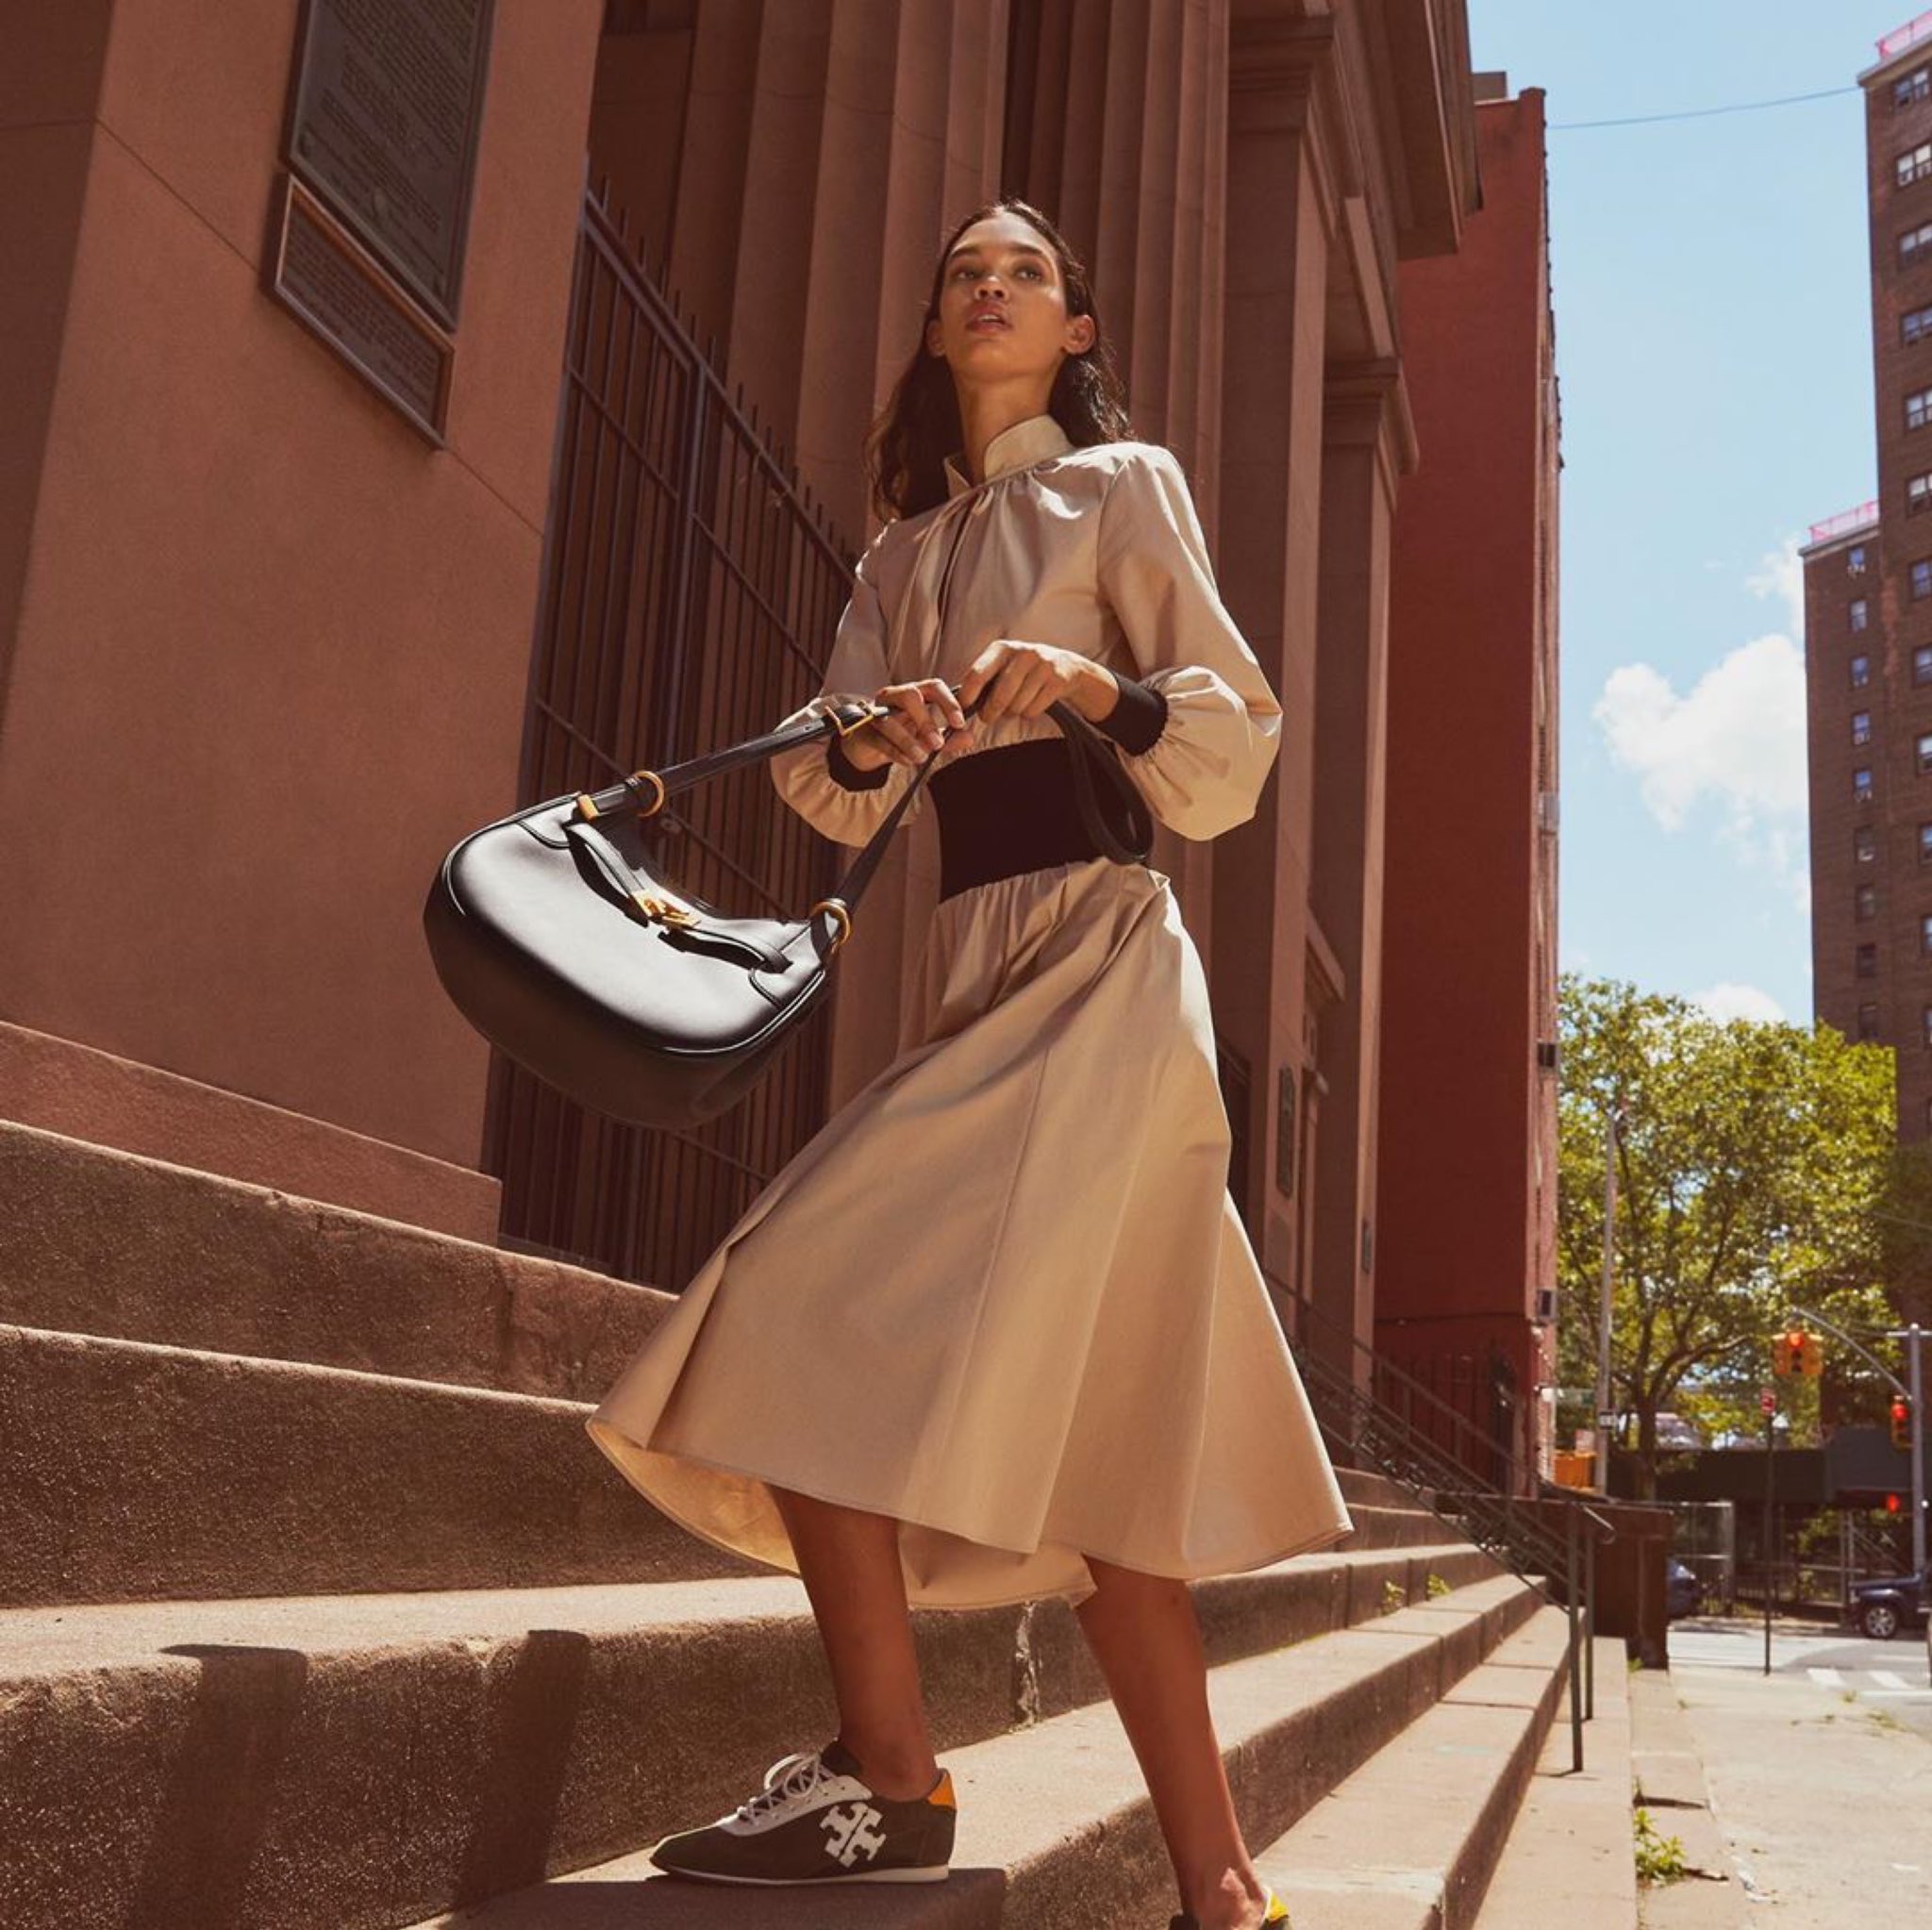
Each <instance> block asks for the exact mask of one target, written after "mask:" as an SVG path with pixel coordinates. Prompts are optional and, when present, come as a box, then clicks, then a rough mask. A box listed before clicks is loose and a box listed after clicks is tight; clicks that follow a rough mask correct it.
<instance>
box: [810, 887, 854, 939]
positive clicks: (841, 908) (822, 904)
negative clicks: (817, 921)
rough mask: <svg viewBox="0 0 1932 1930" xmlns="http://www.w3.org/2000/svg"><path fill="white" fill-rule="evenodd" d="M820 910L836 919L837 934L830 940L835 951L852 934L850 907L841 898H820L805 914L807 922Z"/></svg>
mask: <svg viewBox="0 0 1932 1930" xmlns="http://www.w3.org/2000/svg"><path fill="white" fill-rule="evenodd" d="M822 911H824V912H828V913H829V914H830V915H831V916H832V917H833V918H834V919H836V920H837V921H838V924H839V931H838V936H837V937H836V938H834V939H833V940H832V950H833V951H834V952H836V951H837V950H838V949H839V947H840V946H841V945H842V944H843V943H844V942H845V940H847V939H849V938H850V937H851V936H852V910H851V907H849V906H848V905H847V904H846V903H845V901H844V899H842V898H821V899H820V900H819V902H818V903H817V904H816V905H814V906H813V907H812V908H811V909H810V910H809V911H808V912H807V913H806V914H805V915H806V919H807V921H808V922H809V921H810V920H812V919H814V918H816V917H817V916H818V915H819V913H820V912H822Z"/></svg>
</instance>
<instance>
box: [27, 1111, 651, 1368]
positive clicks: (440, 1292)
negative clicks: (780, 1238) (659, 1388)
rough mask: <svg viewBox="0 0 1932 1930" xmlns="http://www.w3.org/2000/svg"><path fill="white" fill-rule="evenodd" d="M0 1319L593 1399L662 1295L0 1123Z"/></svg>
mask: <svg viewBox="0 0 1932 1930" xmlns="http://www.w3.org/2000/svg"><path fill="white" fill-rule="evenodd" d="M0 1198H4V1199H5V1200H6V1201H7V1203H8V1211H7V1213H5V1214H4V1215H0V1322H4V1323H8V1324H10V1325H14V1326H23V1327H35V1328H40V1329H42V1330H44V1331H47V1332H52V1333H75V1334H94V1335H99V1336H102V1337H104V1338H108V1339H122V1340H146V1341H151V1342H155V1343H157V1344H160V1345H165V1346H172V1347H186V1348H192V1349H197V1350H200V1351H203V1352H206V1353H211V1354H240V1355H245V1356H251V1357H253V1358H257V1359H264V1360H291V1361H306V1362H308V1363H309V1364H311V1365H315V1366H328V1367H346V1368H354V1369H356V1370H358V1371H359V1372H361V1373H390V1374H397V1375H401V1376H403V1377H404V1378H407V1379H411V1380H434V1381H448V1382H451V1383H453V1384H455V1385H457V1386H460V1387H478V1388H494V1389H498V1390H499V1391H502V1392H507V1393H522V1394H538V1395H542V1396H546V1397H548V1398H551V1399H557V1400H576V1401H591V1402H595V1401H597V1400H599V1399H601V1398H602V1397H603V1393H604V1390H605V1389H606V1388H608V1386H609V1385H610V1383H611V1382H612V1381H614V1380H615V1379H616V1378H617V1376H618V1375H619V1374H620V1373H622V1372H623V1371H624V1368H625V1363H626V1362H627V1361H628V1360H629V1359H630V1356H632V1354H633V1353H635V1352H636V1350H637V1349H638V1348H639V1347H640V1346H641V1345H642V1344H643V1341H644V1339H646V1337H647V1336H648V1335H649V1334H650V1333H651V1332H652V1330H653V1329H654V1328H655V1327H656V1325H657V1323H658V1321H659V1320H660V1319H661V1318H662V1317H663V1313H664V1310H665V1309H666V1308H667V1307H668V1306H671V1305H672V1304H673V1303H672V1301H671V1299H670V1297H669V1296H667V1295H665V1294H662V1293H657V1292H653V1291H650V1290H648V1289H644V1288H641V1287H634V1286H631V1285H628V1284H627V1283H625V1282H624V1281H620V1280H610V1279H607V1278H605V1277H604V1276H603V1275H602V1274H600V1273H591V1272H588V1271H586V1270H585V1269H583V1268H581V1267H571V1266H564V1265H562V1264H560V1263H558V1262H557V1261H554V1260H544V1259H537V1258H533V1257H531V1256H526V1255H523V1254H513V1253H507V1252H505V1251H503V1250H502V1249H501V1248H498V1247H493V1246H482V1245H478V1244H476V1243H475V1241H472V1240H457V1239H454V1238H452V1237H451V1236H449V1235H447V1234H439V1233H429V1232H425V1231H424V1230H423V1229H422V1228H420V1227H415V1226H406V1225H404V1224H403V1223H401V1222H400V1221H395V1220H384V1219H379V1218H377V1217H376V1216H375V1215H374V1214H369V1213H356V1212H351V1211H349V1210H348V1209H347V1208H346V1207H342V1206H323V1205H319V1204H318V1203H317V1202H315V1201H313V1200H304V1199H297V1198H293V1197H291V1195H289V1194H287V1193H281V1192H276V1191H274V1190H271V1189H270V1188H267V1187H260V1186H249V1185H246V1184H244V1183H242V1182H241V1181H239V1180H231V1179H224V1178H220V1177H218V1176H217V1175H215V1174H213V1173H201V1172H197V1171H195V1170H194V1169H193V1168H192V1167H186V1166H171V1165H169V1164H168V1163H167V1162H166V1161H165V1160H160V1159H147V1158H142V1157H140V1156H136V1155H134V1154H130V1153H120V1152H115V1151H112V1150H110V1149H109V1148H107V1147H103V1146H94V1145H91V1144H89V1143H88V1142H87V1141H86V1140H73V1139H67V1138H64V1137H63V1136H62V1135H60V1134H58V1133H47V1132H40V1131H37V1130H35V1129H34V1128H33V1127H31V1126H22V1125H15V1124H12V1123H8V1122H5V1121H0Z"/></svg>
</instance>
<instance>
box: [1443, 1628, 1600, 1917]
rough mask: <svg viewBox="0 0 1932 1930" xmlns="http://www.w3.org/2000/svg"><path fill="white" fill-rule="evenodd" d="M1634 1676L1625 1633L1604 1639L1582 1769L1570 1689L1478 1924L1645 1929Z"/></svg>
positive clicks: (1597, 1664)
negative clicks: (1634, 1796)
mask: <svg viewBox="0 0 1932 1930" xmlns="http://www.w3.org/2000/svg"><path fill="white" fill-rule="evenodd" d="M1628 1680H1629V1677H1628V1671H1627V1665H1626V1663H1625V1661H1624V1643H1623V1641H1622V1639H1620V1638H1612V1637H1609V1636H1599V1637H1598V1638H1597V1641H1596V1703H1595V1709H1596V1712H1595V1714H1594V1715H1593V1716H1592V1718H1591V1721H1590V1722H1588V1723H1587V1724H1586V1725H1585V1728H1584V1755H1583V1769H1582V1772H1580V1773H1578V1772H1576V1771H1574V1769H1573V1768H1572V1761H1573V1757H1572V1753H1571V1743H1570V1697H1569V1692H1568V1690H1567V1689H1566V1690H1565V1692H1564V1694H1563V1696H1562V1698H1561V1699H1560V1701H1559V1702H1558V1703H1557V1715H1556V1720H1555V1721H1554V1722H1552V1723H1551V1725H1550V1733H1549V1736H1548V1738H1547V1739H1545V1740H1544V1743H1543V1749H1542V1755H1541V1758H1540V1759H1539V1760H1538V1763H1537V1766H1536V1774H1535V1775H1534V1776H1533V1777H1532V1778H1531V1780H1530V1785H1529V1789H1528V1791H1527V1793H1526V1794H1525V1795H1524V1799H1523V1806H1522V1807H1521V1808H1520V1809H1519V1810H1518V1811H1517V1812H1516V1821H1515V1822H1514V1824H1513V1825H1512V1826H1511V1828H1510V1831H1509V1836H1508V1838H1507V1841H1506V1842H1505V1843H1504V1845H1503V1855H1502V1858H1501V1860H1500V1861H1499V1862H1498V1863H1497V1865H1496V1873H1495V1875H1494V1876H1492V1877H1491V1879H1490V1887H1489V1889H1488V1891H1487V1892H1486V1893H1485V1895H1484V1897H1483V1904H1482V1908H1481V1909H1480V1910H1479V1911H1477V1913H1476V1920H1475V1922H1476V1930H1547V1926H1548V1925H1549V1924H1551V1923H1553V1922H1558V1923H1561V1924H1562V1925H1563V1926H1564V1930H1637V1921H1638V1909H1637V1858H1636V1855H1635V1852H1634V1847H1633V1844H1634V1838H1633V1837H1632V1834H1631V1805H1630V1789H1631V1756H1630V1701H1629V1695H1628Z"/></svg>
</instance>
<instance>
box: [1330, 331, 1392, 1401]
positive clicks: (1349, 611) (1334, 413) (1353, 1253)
mask: <svg viewBox="0 0 1932 1930" xmlns="http://www.w3.org/2000/svg"><path fill="white" fill-rule="evenodd" d="M1412 460H1413V458H1412V443H1411V441H1410V437H1409V433H1408V429H1407V408H1406V405H1405V403H1404V399H1403V392H1402V387H1401V374H1400V370H1399V368H1398V367H1397V365H1396V364H1394V363H1393V362H1390V361H1377V362H1373V363H1369V364H1366V365H1362V366H1359V367H1357V368H1355V369H1353V370H1350V371H1347V372H1345V373H1335V374H1331V375H1330V378H1329V382H1328V388H1327V413H1326V418H1325V421H1324V433H1323V452H1322V531H1323V534H1322V559H1321V573H1320V590H1319V593H1320V598H1321V614H1320V625H1319V646H1318V647H1319V658H1318V663H1317V670H1316V679H1315V815H1314V876H1313V884H1312V890H1311V893H1310V904H1311V908H1312V910H1313V913H1314V916H1315V918H1316V919H1317V920H1318V921H1319V922H1320V925H1321V929H1322V932H1323V934H1324V937H1325V938H1326V940H1327V941H1328V943H1329V945H1330V946H1331V947H1332V948H1333V952H1334V957H1335V960H1336V962H1337V964H1338V965H1339V967H1340V970H1341V979H1342V990H1341V999H1340V1000H1339V1001H1338V1002H1337V1003H1336V1004H1335V1005H1334V1006H1332V1007H1329V1008H1328V1010H1327V1011H1325V1012H1324V1015H1323V1019H1322V1061H1323V1062H1322V1073H1323V1076H1324V1079H1325V1080H1326V1090H1325V1092H1324V1095H1323V1102H1322V1137H1321V1147H1320V1153H1319V1157H1318V1162H1317V1191H1316V1206H1315V1242H1314V1244H1315V1277H1314V1279H1313V1281H1312V1282H1311V1283H1310V1285H1311V1288H1312V1291H1313V1304H1314V1306H1315V1309H1316V1311H1317V1313H1318V1314H1319V1315H1321V1316H1323V1317H1324V1322H1325V1324H1324V1322H1318V1323H1317V1325H1316V1329H1315V1332H1314V1334H1313V1335H1312V1336H1311V1339H1312V1340H1313V1342H1314V1344H1315V1345H1316V1346H1317V1348H1318V1349H1321V1350H1324V1351H1329V1352H1331V1356H1332V1357H1333V1358H1334V1359H1335V1360H1336V1361H1337V1363H1338V1364H1340V1365H1349V1364H1351V1363H1350V1362H1349V1360H1348V1359H1347V1358H1346V1357H1345V1356H1348V1355H1349V1353H1350V1351H1351V1350H1349V1349H1348V1348H1347V1345H1346V1342H1345V1341H1344V1340H1342V1339H1341V1338H1340V1337H1339V1334H1349V1335H1353V1336H1354V1337H1355V1338H1356V1339H1359V1340H1362V1341H1364V1342H1370V1341H1372V1340H1373V1339H1374V1286H1373V1276H1374V1227H1375V1133H1376V1120H1377V1107H1378V1100H1379V1066H1378V1057H1379V1054H1378V1046H1379V1041H1380V1036H1381V981H1382V854H1383V825H1384V805H1385V795H1386V789H1387V779H1386V769H1387V766H1386V745H1387V736H1388V704H1389V570H1390V534H1391V519H1392V517H1393V513H1394V505H1395V491H1396V479H1397V474H1398V470H1399V468H1405V467H1408V466H1412ZM1335 1330H1339V1334H1338V1333H1337V1332H1336V1331H1335Z"/></svg>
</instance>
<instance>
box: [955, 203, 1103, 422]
mask: <svg viewBox="0 0 1932 1930" xmlns="http://www.w3.org/2000/svg"><path fill="white" fill-rule="evenodd" d="M1094 332H1095V324H1094V321H1093V318H1092V316H1091V315H1069V314H1068V313H1067V291H1066V285H1065V282H1064V281H1063V280H1062V278H1061V275H1060V264H1059V259H1058V257H1057V256H1056V255H1055V254H1054V252H1053V249H1052V247H1051V245H1050V244H1049V243H1048V241H1047V239H1046V237H1045V236H1044V235H1042V234H1041V232H1040V231H1039V229H1037V228H1036V227H1034V226H1033V225H1032V224H1031V223H1030V222H1028V221H1025V220H1024V219H1023V218H1022V217H1021V216H1019V215H1017V214H1010V213H1001V214H994V215H989V216H988V217H987V218H986V220H984V221H976V222H974V224H973V225H972V226H971V227H970V228H968V229H967V230H966V232H965V233H964V234H962V235H961V236H960V237H959V239H958V241H955V242H954V244H953V248H952V252H951V253H950V254H949V255H948V256H947V257H946V259H945V262H944V264H943V265H942V267H941V272H940V302H939V314H938V315H937V316H936V317H935V319H934V320H932V321H931V322H928V323H927V324H926V328H925V345H926V349H927V351H928V353H930V354H932V355H936V356H943V357H944V358H946V360H947V362H948V363H949V364H951V366H952V370H953V374H954V377H955V379H956V380H958V381H959V382H962V383H979V382H987V383H1008V382H1012V381H1014V380H1026V379H1027V378H1032V379H1033V380H1034V381H1036V382H1038V383H1039V384H1041V395H1042V397H1044V395H1045V393H1046V392H1047V391H1050V390H1051V389H1052V387H1053V379H1054V377H1055V376H1056V375H1057V374H1058V373H1059V366H1060V363H1061V361H1062V360H1063V359H1064V358H1066V357H1068V356H1070V355H1079V354H1080V353H1081V352H1082V351H1083V350H1085V349H1089V348H1091V347H1092V346H1093V339H1094ZM1042 406H1043V403H1042Z"/></svg>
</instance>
